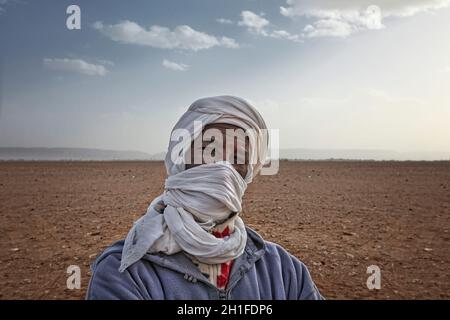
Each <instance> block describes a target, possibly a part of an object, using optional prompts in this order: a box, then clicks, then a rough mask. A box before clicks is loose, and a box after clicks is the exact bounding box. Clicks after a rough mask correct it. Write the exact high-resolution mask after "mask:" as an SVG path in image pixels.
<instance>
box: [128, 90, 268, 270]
mask: <svg viewBox="0 0 450 320" xmlns="http://www.w3.org/2000/svg"><path fill="white" fill-rule="evenodd" d="M213 123H225V124H231V125H234V126H237V127H239V128H242V129H243V130H244V131H245V130H247V131H246V133H248V137H249V141H250V148H249V162H250V163H249V164H248V168H247V174H246V176H245V177H244V178H243V177H241V175H240V174H239V173H238V172H237V171H236V169H235V168H234V167H233V166H232V165H231V164H230V162H228V161H217V162H215V163H207V164H202V165H199V166H195V167H193V168H190V169H188V170H186V166H185V159H186V154H185V152H186V150H189V148H188V147H189V146H190V145H191V143H192V141H193V140H194V139H196V138H197V137H198V136H199V135H201V134H202V131H203V129H204V127H205V126H206V125H208V124H213ZM196 124H201V125H200V126H199V125H196ZM179 129H181V130H184V132H188V133H189V137H190V138H189V139H184V140H182V141H181V142H180V141H179V140H177V139H172V138H171V140H170V142H169V147H168V152H167V154H166V158H165V165H166V169H167V174H168V178H167V179H166V182H165V190H164V193H163V194H162V195H160V196H158V197H157V198H155V199H154V200H153V201H152V203H151V204H150V206H149V207H148V209H147V213H146V214H144V215H143V216H142V217H141V218H140V219H138V220H137V221H136V222H135V223H134V225H133V227H132V228H131V230H130V231H129V233H128V235H127V238H126V239H125V244H124V248H123V251H122V261H121V266H120V268H119V270H120V271H121V272H123V271H124V270H125V269H126V268H127V267H129V266H130V265H132V264H133V263H135V262H137V261H138V260H140V259H141V258H142V257H143V256H144V255H145V254H146V253H154V252H162V253H165V254H168V255H170V254H174V253H177V252H180V251H185V252H186V253H188V254H189V255H192V256H194V257H195V258H196V259H198V261H201V262H202V263H208V264H216V263H223V262H226V261H229V260H231V259H235V258H237V257H238V256H240V255H241V254H242V253H243V251H244V249H245V244H246V241H247V233H246V230H245V225H244V222H243V221H242V219H241V218H240V217H239V216H236V215H238V214H239V213H240V212H241V210H242V206H241V203H242V197H243V195H244V192H245V190H246V188H247V184H248V183H250V182H251V181H252V180H253V178H254V176H255V175H256V174H258V172H259V170H260V169H261V167H262V165H263V164H264V161H265V158H266V155H267V136H264V134H267V130H265V129H267V127H266V124H265V122H264V120H263V118H262V117H261V115H260V114H259V113H258V111H257V110H256V109H255V108H254V107H252V106H251V105H250V104H249V103H248V102H247V101H245V100H243V99H241V98H237V97H233V96H218V97H210V98H203V99H199V100H197V101H195V102H194V103H193V104H192V105H191V106H190V107H189V109H188V110H187V111H186V113H184V114H183V115H182V117H181V118H180V119H179V121H178V122H177V124H176V125H175V127H174V128H173V130H172V134H171V137H173V135H174V133H175V132H176V130H179ZM231 213H235V215H234V216H233V217H232V219H234V222H235V228H234V232H233V233H232V234H230V235H229V236H227V237H225V238H216V237H215V236H214V235H212V234H211V233H210V232H208V231H210V230H211V229H212V228H213V227H214V226H215V225H216V224H218V223H219V222H221V223H222V222H223V220H224V219H226V218H227V217H229V216H230V214H231Z"/></svg>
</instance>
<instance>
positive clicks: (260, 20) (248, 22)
mask: <svg viewBox="0 0 450 320" xmlns="http://www.w3.org/2000/svg"><path fill="white" fill-rule="evenodd" d="M238 25H239V26H243V27H246V28H247V30H248V31H249V32H251V33H254V34H257V35H260V36H264V37H270V38H275V39H286V40H290V41H294V42H301V38H300V36H299V35H295V34H291V33H290V32H288V31H286V30H269V27H270V26H271V23H270V21H269V20H267V19H266V18H264V17H262V16H261V15H258V14H256V13H254V12H251V11H248V10H246V11H242V12H241V20H240V21H239V22H238Z"/></svg>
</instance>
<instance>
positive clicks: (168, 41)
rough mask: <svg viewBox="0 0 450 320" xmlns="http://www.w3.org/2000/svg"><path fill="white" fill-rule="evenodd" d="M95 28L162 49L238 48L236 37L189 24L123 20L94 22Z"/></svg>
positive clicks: (116, 38)
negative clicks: (170, 25)
mask: <svg viewBox="0 0 450 320" xmlns="http://www.w3.org/2000/svg"><path fill="white" fill-rule="evenodd" d="M93 26H94V28H95V29H96V30H98V31H99V32H101V33H102V34H104V35H105V36H107V37H108V38H110V39H112V40H114V41H118V42H122V43H128V44H136V45H142V46H150V47H155V48H161V49H183V50H193V51H197V50H202V49H209V48H212V47H216V46H222V47H226V48H238V47H239V45H238V44H237V43H236V41H235V40H234V39H231V38H227V37H222V38H217V37H215V36H212V35H209V34H207V33H204V32H200V31H196V30H194V29H192V28H191V27H189V26H187V25H181V26H177V27H175V28H174V29H173V31H172V30H170V29H169V28H166V27H161V26H157V25H153V26H151V27H150V28H148V29H145V28H143V27H141V26H140V25H138V24H137V23H135V22H133V21H122V22H120V23H118V24H114V25H104V24H103V23H102V22H96V23H94V25H93Z"/></svg>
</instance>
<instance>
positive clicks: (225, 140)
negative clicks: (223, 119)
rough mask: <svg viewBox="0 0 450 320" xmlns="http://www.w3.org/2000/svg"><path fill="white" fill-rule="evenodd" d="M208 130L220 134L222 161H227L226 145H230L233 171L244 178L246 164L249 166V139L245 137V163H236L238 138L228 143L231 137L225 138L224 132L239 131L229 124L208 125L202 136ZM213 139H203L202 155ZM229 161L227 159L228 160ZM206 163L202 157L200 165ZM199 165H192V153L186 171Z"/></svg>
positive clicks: (192, 146)
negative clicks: (232, 152)
mask: <svg viewBox="0 0 450 320" xmlns="http://www.w3.org/2000/svg"><path fill="white" fill-rule="evenodd" d="M208 129H217V130H219V131H220V132H221V133H222V141H223V151H222V158H223V159H222V160H227V156H226V146H227V143H230V145H231V143H232V146H233V150H234V158H233V160H234V161H233V162H232V165H233V167H234V169H236V171H237V172H238V173H239V174H240V175H241V176H242V178H245V176H246V174H247V170H248V164H249V156H248V152H249V151H248V150H249V139H248V137H245V161H238V143H239V142H240V141H239V139H238V137H234V141H228V140H230V139H231V138H232V137H231V136H228V137H227V133H226V130H227V129H232V130H238V129H241V128H239V127H237V126H234V125H231V124H225V123H214V124H209V125H206V126H205V127H204V128H203V132H202V135H203V134H204V133H205V132H206V131H207V130H208ZM241 130H242V129H241ZM213 139H214V138H212V139H211V140H209V139H205V140H206V141H203V142H202V154H203V150H205V148H206V147H207V146H208V145H209V144H211V142H212V141H214V140H213ZM191 150H194V142H192V144H191ZM211 156H215V152H214V151H213V152H212V153H211ZM228 160H229V159H228ZM238 162H244V163H238ZM205 163H207V161H205V158H204V157H202V164H205ZM199 165H200V164H195V163H194V152H191V164H186V169H190V168H193V167H196V166H199Z"/></svg>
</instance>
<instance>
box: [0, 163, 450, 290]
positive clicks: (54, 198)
mask: <svg viewBox="0 0 450 320" xmlns="http://www.w3.org/2000/svg"><path fill="white" fill-rule="evenodd" d="M164 177H165V170H164V167H163V164H162V163H161V162H84V163H83V162H0V240H1V241H0V299H16V298H21V299H80V298H83V297H84V294H85V291H86V287H87V284H88V281H89V277H90V270H89V264H90V262H91V261H92V260H93V259H94V258H95V256H96V255H97V254H98V253H99V252H100V251H101V250H103V249H104V248H105V247H107V246H108V245H110V244H111V243H112V242H114V241H115V240H118V239H122V238H124V237H125V235H126V233H127V231H128V229H129V228H130V226H131V224H132V222H133V221H134V220H135V219H137V218H138V217H139V216H140V215H141V214H142V213H143V212H144V211H145V209H146V207H147V205H148V203H149V202H150V201H151V200H152V199H153V198H154V197H155V196H157V195H158V194H159V193H160V192H161V191H162V186H163V181H164ZM242 216H243V219H244V221H245V222H246V223H247V224H248V225H249V226H251V227H253V228H254V229H256V230H257V231H258V232H259V233H260V234H261V235H262V236H263V237H264V238H265V239H266V240H269V241H273V242H277V243H279V244H281V245H282V246H284V247H285V248H286V249H287V250H288V251H289V252H291V253H292V254H294V255H295V256H297V257H298V258H299V259H301V260H302V261H303V262H304V263H305V264H306V265H307V266H308V267H309V269H310V271H311V274H312V276H313V279H314V280H315V282H316V283H317V285H318V287H319V289H320V290H321V292H322V294H323V295H324V296H326V297H327V298H329V299H333V298H344V299H354V298H363V299H379V298H387V299H419V298H420V299H430V298H437V299H442V298H447V299H449V298H450V268H449V262H450V261H449V260H450V250H449V247H450V246H449V245H450V233H449V230H450V163H449V162H347V161H346V162H338V161H335V162H331V161H322V162H321V161H311V162H309V161H308V162H281V168H280V173H279V174H278V175H276V176H260V177H258V178H257V179H256V180H255V182H254V184H252V185H250V186H249V189H248V191H247V193H246V196H245V201H244V212H243V214H242ZM69 265H79V266H80V268H81V276H82V277H81V286H82V287H81V289H80V290H69V289H67V287H66V280H67V273H66V270H67V267H68V266H69ZM370 265H377V266H379V267H380V269H381V289H380V290H369V289H368V288H367V286H366V280H367V277H368V274H367V273H366V271H367V267H368V266H370Z"/></svg>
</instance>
